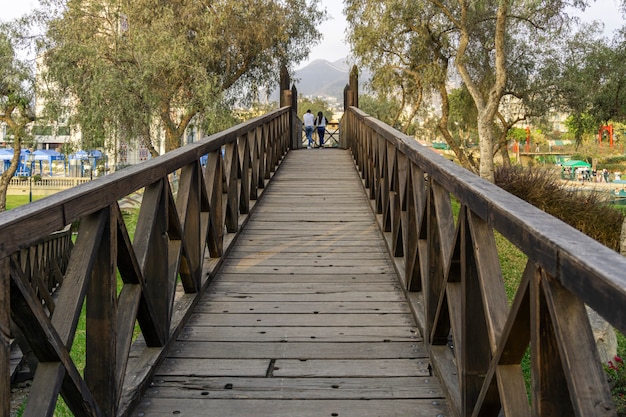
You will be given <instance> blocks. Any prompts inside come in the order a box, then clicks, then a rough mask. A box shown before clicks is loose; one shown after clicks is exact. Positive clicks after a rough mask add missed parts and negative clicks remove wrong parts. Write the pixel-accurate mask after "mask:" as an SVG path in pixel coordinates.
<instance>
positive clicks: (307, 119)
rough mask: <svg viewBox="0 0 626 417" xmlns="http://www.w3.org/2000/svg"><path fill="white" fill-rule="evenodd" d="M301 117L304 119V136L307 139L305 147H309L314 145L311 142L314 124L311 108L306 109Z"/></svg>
mask: <svg viewBox="0 0 626 417" xmlns="http://www.w3.org/2000/svg"><path fill="white" fill-rule="evenodd" d="M302 119H303V121H304V133H305V134H306V138H307V139H308V141H309V142H308V143H309V144H308V146H307V149H311V146H312V145H314V142H313V128H314V126H315V123H314V122H315V117H314V116H313V113H311V110H310V109H309V110H307V111H306V113H304V116H302Z"/></svg>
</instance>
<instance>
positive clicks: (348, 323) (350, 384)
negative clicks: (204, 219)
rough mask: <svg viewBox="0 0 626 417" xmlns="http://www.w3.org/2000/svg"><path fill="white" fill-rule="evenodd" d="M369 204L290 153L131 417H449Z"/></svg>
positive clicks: (344, 159) (340, 163) (330, 159)
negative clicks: (438, 416) (203, 416)
mask: <svg viewBox="0 0 626 417" xmlns="http://www.w3.org/2000/svg"><path fill="white" fill-rule="evenodd" d="M240 156H241V153H240ZM327 173H331V174H332V175H333V176H335V178H336V179H334V180H331V181H328V179H325V178H324V175H325V174H327ZM395 186H396V187H397V184H396V185H395ZM368 204H369V203H368V199H367V198H366V196H365V195H364V194H363V190H362V188H361V187H360V184H359V178H358V173H357V172H356V171H355V170H354V168H353V167H352V162H351V160H350V158H349V156H348V154H347V153H346V152H344V151H340V150H333V149H324V150H310V151H307V150H301V151H298V152H291V153H289V155H288V156H287V157H286V158H285V159H284V161H283V162H282V163H281V169H280V170H278V171H277V172H276V175H275V176H274V177H273V179H272V182H271V183H270V185H269V186H268V188H267V189H266V190H265V193H264V195H263V199H262V200H261V201H260V202H259V203H258V206H257V207H255V211H254V213H253V214H252V216H251V218H250V220H249V222H248V223H247V225H246V227H245V228H244V229H243V230H242V232H241V235H240V236H239V238H238V239H237V241H236V243H235V246H234V247H233V249H232V252H230V253H229V255H228V256H227V258H226V259H224V261H223V263H222V266H221V267H220V270H219V271H218V273H217V275H216V276H215V279H214V280H213V281H212V283H211V284H210V286H209V288H208V290H207V292H206V293H205V294H204V295H203V297H202V300H201V302H200V303H199V305H198V306H197V308H196V310H195V311H194V314H193V315H192V316H191V318H190V319H189V321H188V323H187V325H186V327H185V329H183V331H182V332H181V333H180V335H179V337H178V340H177V342H176V343H175V344H173V345H172V347H171V349H170V350H169V353H168V356H167V358H166V359H165V361H164V362H163V363H162V365H161V366H160V367H159V368H158V369H157V371H156V374H155V377H154V380H153V384H152V387H151V388H150V389H149V390H148V391H147V392H146V393H145V395H144V397H143V399H142V401H141V403H140V404H139V405H138V407H137V408H136V409H135V410H134V411H133V415H134V416H139V415H141V416H158V415H172V413H180V414H181V415H200V414H201V415H210V414H214V415H220V416H221V415H233V416H235V415H238V416H239V415H241V416H244V415H255V416H280V415H291V416H293V415H298V416H306V415H341V416H343V415H359V416H369V415H377V416H392V415H393V416H397V415H412V416H420V415H433V416H437V415H441V416H444V415H448V414H447V413H448V411H447V403H446V400H445V396H444V394H443V391H442V390H441V389H440V386H439V382H438V380H437V378H436V377H432V376H431V375H430V370H429V369H430V364H429V358H428V355H427V353H426V351H425V349H424V346H423V341H422V337H421V334H420V333H419V331H418V330H417V328H416V327H415V322H414V319H413V316H412V315H411V314H410V312H409V310H408V305H407V303H406V300H405V298H404V293H403V290H402V288H401V284H400V283H399V281H398V280H397V276H396V274H395V269H394V265H393V263H392V262H391V260H390V259H389V257H388V255H387V253H386V252H385V251H384V243H383V241H382V237H381V235H380V232H379V230H378V226H377V225H376V220H375V217H374V215H373V214H372V213H370V212H369V211H368V210H369V209H368ZM208 400H211V401H208ZM382 400H384V401H386V402H381V401H382ZM335 413H338V414H335Z"/></svg>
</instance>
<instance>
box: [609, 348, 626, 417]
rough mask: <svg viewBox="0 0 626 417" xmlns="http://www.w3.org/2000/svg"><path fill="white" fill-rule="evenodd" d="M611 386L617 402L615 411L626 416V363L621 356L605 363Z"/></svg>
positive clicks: (612, 394) (621, 416) (621, 415)
mask: <svg viewBox="0 0 626 417" xmlns="http://www.w3.org/2000/svg"><path fill="white" fill-rule="evenodd" d="M604 370H605V372H606V375H607V378H608V380H609V386H610V387H611V396H612V397H613V402H614V403H615V411H617V415H618V416H620V417H624V416H626V365H624V361H623V360H622V358H620V357H619V356H616V357H615V358H613V360H612V361H609V363H608V365H604Z"/></svg>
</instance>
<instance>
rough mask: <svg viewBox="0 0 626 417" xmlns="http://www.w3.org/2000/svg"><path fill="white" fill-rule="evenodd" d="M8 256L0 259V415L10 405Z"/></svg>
mask: <svg viewBox="0 0 626 417" xmlns="http://www.w3.org/2000/svg"><path fill="white" fill-rule="evenodd" d="M9 272H10V265H9V258H3V259H0V415H2V416H8V415H9V414H10V405H11V374H12V373H11V370H12V369H13V367H12V366H11V276H10V274H9Z"/></svg>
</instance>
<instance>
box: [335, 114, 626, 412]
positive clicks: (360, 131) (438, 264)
mask: <svg viewBox="0 0 626 417" xmlns="http://www.w3.org/2000/svg"><path fill="white" fill-rule="evenodd" d="M342 129H343V137H344V138H345V140H346V141H347V144H348V147H349V148H350V149H351V151H352V153H353V155H354V159H355V162H356V165H357V168H358V169H359V171H360V173H361V177H362V180H363V182H364V185H365V187H366V189H367V191H368V193H369V196H370V198H371V199H372V206H373V209H374V210H375V212H376V213H377V214H378V219H379V224H380V227H381V229H382V231H383V232H384V233H385V236H386V239H387V242H388V246H389V249H390V251H391V252H392V254H393V255H394V256H395V257H396V258H395V260H396V262H395V263H396V269H397V271H398V273H399V275H400V276H401V278H402V280H403V284H404V286H405V288H406V290H407V295H408V297H409V298H410V299H411V300H412V302H413V306H414V310H415V315H416V317H417V320H418V322H419V325H420V327H421V329H422V331H423V332H424V340H425V341H426V342H427V344H428V346H429V347H430V351H431V352H430V353H431V360H432V361H433V365H434V367H435V369H436V371H437V372H438V374H439V376H440V377H441V378H442V381H443V382H444V384H445V386H446V389H447V391H448V393H449V400H450V404H451V405H452V407H453V409H454V411H455V413H456V414H457V415H459V416H472V415H474V416H476V415H498V413H499V412H500V411H502V412H503V413H504V415H507V416H509V415H515V416H530V415H552V413H551V411H550V410H559V415H577V416H600V415H603V416H604V415H616V413H615V407H614V405H613V403H612V400H611V395H610V390H609V387H608V383H607V380H606V376H605V374H604V371H603V369H602V364H601V362H600V359H599V355H598V352H597V348H596V346H595V340H594V338H593V335H592V331H591V328H590V325H589V320H588V318H587V314H586V310H585V305H588V306H590V307H591V308H592V309H594V310H595V311H597V312H598V313H600V314H601V315H602V316H603V317H604V318H605V319H606V320H608V321H609V322H610V323H611V324H612V325H613V326H615V327H616V328H617V329H619V330H621V331H622V332H625V331H626V309H625V308H624V305H626V275H625V274H624V271H626V258H624V257H622V256H621V255H620V254H618V253H616V252H614V251H612V250H611V249H609V248H607V247H605V246H603V245H601V244H600V243H598V242H596V241H594V240H593V239H591V238H589V237H587V236H586V235H584V234H583V233H581V232H579V231H577V230H575V229H574V228H572V227H570V226H568V225H567V224H565V223H563V222H561V221H560V220H558V219H556V218H553V217H552V216H550V215H548V214H546V213H544V212H543V211H541V210H539V209H537V208H536V207H533V206H532V205H530V204H528V203H526V202H524V201H522V200H521V199H519V198H517V197H515V196H513V195H511V194H508V193H507V192H505V191H504V190H502V189H500V188H499V187H497V186H495V185H494V184H491V183H489V182H487V181H484V180H482V179H481V178H479V177H477V176H476V175H474V174H472V173H470V172H469V171H467V170H465V169H463V168H461V167H459V166H458V165H456V164H454V163H452V162H450V161H448V160H446V159H445V158H443V157H441V156H439V155H437V154H436V153H434V152H432V151H430V150H429V149H427V148H424V147H422V146H421V145H419V144H418V143H417V142H416V141H415V140H414V139H413V138H411V137H408V136H406V135H404V134H402V133H400V132H398V131H396V130H394V129H392V128H391V127H389V126H387V125H385V124H384V123H382V122H380V121H378V120H376V119H374V118H372V117H370V116H368V115H367V114H365V113H364V112H362V111H361V110H359V109H357V108H355V107H350V108H349V109H348V111H347V112H346V113H345V115H344V118H343V121H342ZM452 199H455V200H456V201H458V202H459V203H460V206H461V208H460V212H459V214H458V217H455V215H454V213H453V210H452V202H451V200H452ZM496 231H497V232H498V233H499V234H501V235H502V236H504V238H506V239H507V240H508V241H510V242H511V243H512V244H514V245H515V246H516V247H517V248H519V249H520V250H521V251H522V252H523V253H524V254H525V255H526V256H527V257H528V261H527V265H526V269H525V271H524V273H523V274H522V276H520V277H519V278H520V282H521V283H520V285H519V287H518V288H517V292H516V295H515V298H514V300H513V302H512V304H511V305H510V306H509V304H508V301H507V297H506V294H505V291H504V284H503V279H502V273H501V268H500V261H499V258H498V253H497V249H496V245H495V232H496ZM449 338H451V339H452V340H453V345H454V348H453V349H451V348H450V347H448V346H447V345H448V343H449ZM527 351H529V352H530V360H531V375H530V378H531V386H532V390H531V392H526V386H525V378H526V377H525V375H524V374H523V372H522V367H521V362H522V359H523V357H524V355H525V354H526V352H527ZM529 397H530V403H529Z"/></svg>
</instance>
